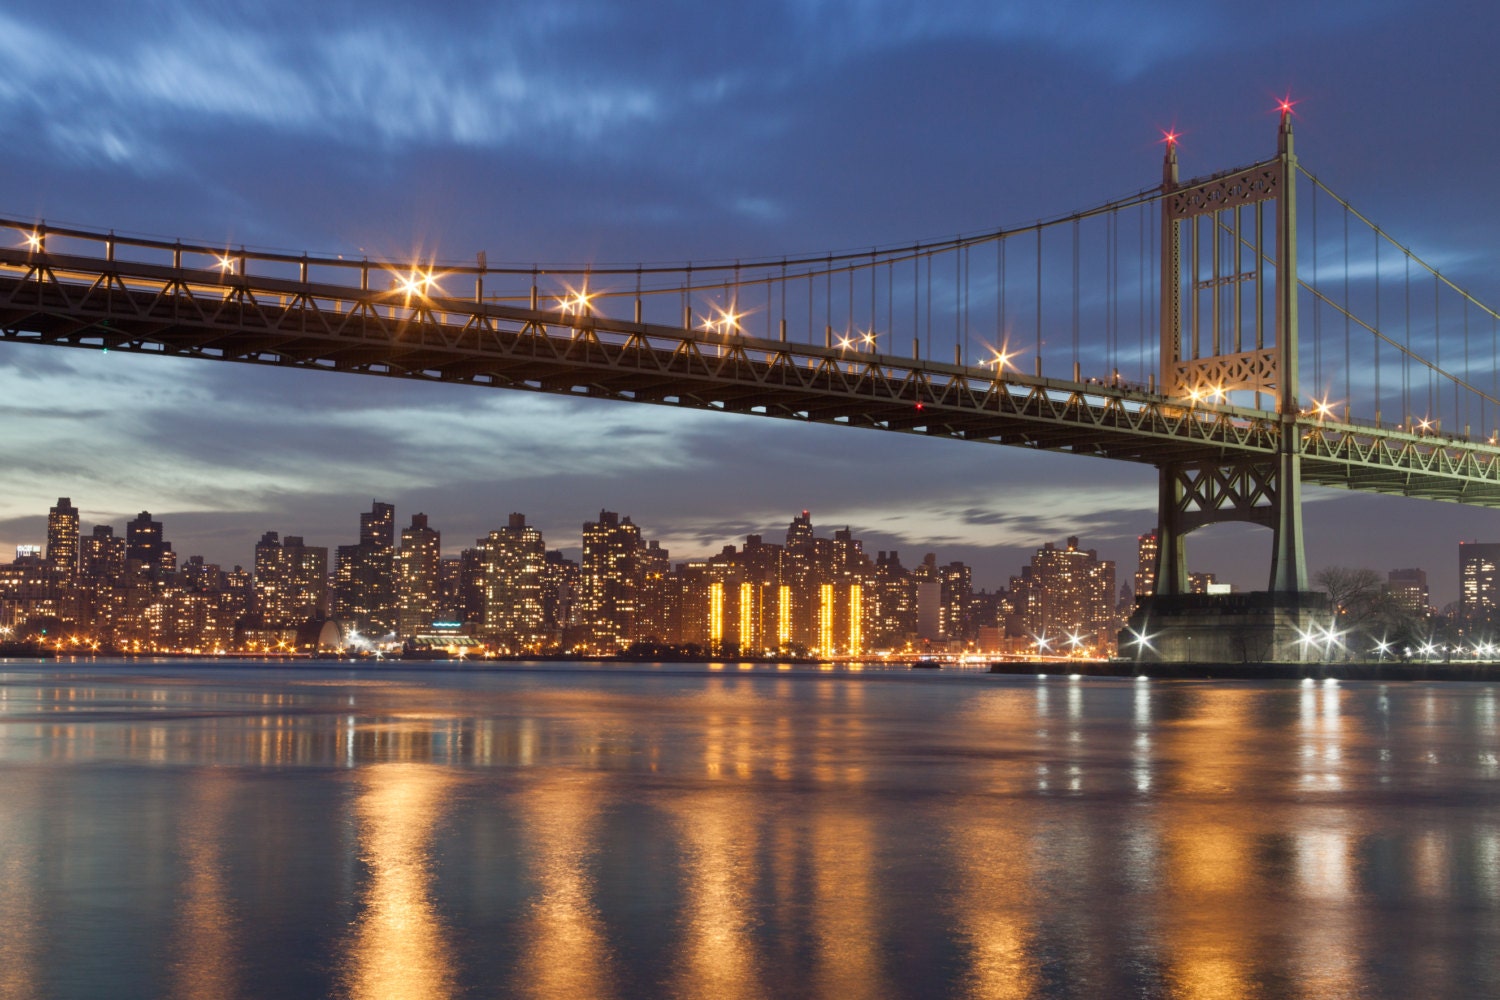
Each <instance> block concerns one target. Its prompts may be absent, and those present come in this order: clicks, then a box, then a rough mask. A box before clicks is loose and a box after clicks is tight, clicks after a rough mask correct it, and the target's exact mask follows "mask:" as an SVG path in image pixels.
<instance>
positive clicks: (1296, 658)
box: [1119, 591, 1333, 663]
mask: <svg viewBox="0 0 1500 1000" xmlns="http://www.w3.org/2000/svg"><path fill="white" fill-rule="evenodd" d="M1332 616H1333V611H1332V606H1331V605H1330V604H1329V601H1328V595H1327V594H1323V593H1318V592H1315V591H1303V592H1301V593H1295V594H1272V593H1267V592H1265V591H1253V592H1250V593H1245V594H1174V595H1171V596H1162V597H1146V598H1142V600H1141V602H1140V604H1139V605H1138V606H1137V608H1136V611H1135V613H1134V614H1132V615H1131V616H1130V621H1129V622H1128V623H1127V624H1126V627H1125V630H1124V631H1123V632H1121V633H1120V642H1119V655H1120V657H1121V658H1122V659H1126V660H1139V661H1140V662H1142V663H1299V662H1305V661H1308V660H1311V659H1314V658H1315V657H1316V655H1317V654H1318V653H1319V652H1320V651H1321V647H1320V646H1317V645H1315V644H1312V643H1307V642H1303V641H1301V640H1302V638H1303V637H1304V636H1305V635H1307V634H1308V633H1309V632H1311V631H1312V630H1313V629H1315V628H1317V627H1320V626H1321V627H1327V626H1329V625H1330V624H1331V622H1332Z"/></svg>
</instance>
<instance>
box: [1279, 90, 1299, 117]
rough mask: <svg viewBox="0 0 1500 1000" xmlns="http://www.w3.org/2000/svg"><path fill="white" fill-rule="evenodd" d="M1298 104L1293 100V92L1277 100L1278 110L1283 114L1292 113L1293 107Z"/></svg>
mask: <svg viewBox="0 0 1500 1000" xmlns="http://www.w3.org/2000/svg"><path fill="white" fill-rule="evenodd" d="M1296 106H1297V102H1296V101H1294V100H1292V95H1291V94H1287V95H1286V96H1285V97H1283V98H1282V99H1281V100H1279V101H1277V102H1276V110H1277V111H1280V112H1281V114H1282V115H1283V116H1286V115H1290V114H1291V113H1292V108H1294V107H1296Z"/></svg>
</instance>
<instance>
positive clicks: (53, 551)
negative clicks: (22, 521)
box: [47, 497, 78, 587]
mask: <svg viewBox="0 0 1500 1000" xmlns="http://www.w3.org/2000/svg"><path fill="white" fill-rule="evenodd" d="M47 565H48V566H49V567H50V568H51V570H52V572H53V573H54V574H55V575H56V576H57V578H58V580H60V581H61V582H62V583H63V584H64V585H65V586H68V587H71V586H72V585H73V583H74V582H75V581H76V580H77V579H78V508H77V507H74V506H73V504H72V502H71V501H70V500H69V499H68V498H67V497H58V498H57V506H56V507H53V508H52V509H51V510H49V511H48V512H47Z"/></svg>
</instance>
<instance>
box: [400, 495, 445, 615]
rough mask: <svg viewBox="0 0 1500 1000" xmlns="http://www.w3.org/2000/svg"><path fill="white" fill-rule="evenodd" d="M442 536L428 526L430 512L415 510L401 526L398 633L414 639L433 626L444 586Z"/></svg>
mask: <svg viewBox="0 0 1500 1000" xmlns="http://www.w3.org/2000/svg"><path fill="white" fill-rule="evenodd" d="M442 559H443V547H442V536H441V535H440V534H439V533H438V532H437V531H436V530H434V529H433V528H429V527H428V526H427V515H426V514H413V515H412V516H411V526H410V527H407V528H402V529H401V554H400V556H399V562H400V567H401V571H400V574H399V577H398V582H399V594H398V598H397V601H398V605H399V616H398V617H399V621H398V623H397V628H396V633H397V635H399V636H400V637H401V638H402V639H410V638H411V637H412V636H415V635H417V634H419V633H421V632H425V631H428V630H429V629H430V628H431V627H432V622H433V619H434V618H435V617H436V616H437V611H438V604H439V601H440V597H441V589H442V573H441V570H442Z"/></svg>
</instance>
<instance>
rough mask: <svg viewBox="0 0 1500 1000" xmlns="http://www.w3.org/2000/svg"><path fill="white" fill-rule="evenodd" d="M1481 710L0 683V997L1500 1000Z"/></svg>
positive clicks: (751, 673)
mask: <svg viewBox="0 0 1500 1000" xmlns="http://www.w3.org/2000/svg"><path fill="white" fill-rule="evenodd" d="M1497 687H1500V685H1489V684H1465V683H1448V684H1440V683H1424V682H1406V683H1390V684H1382V683H1373V682H1370V683H1355V682H1344V683H1323V682H1319V683H1312V682H1296V681H1277V682H1259V683H1257V682H1235V681H1230V682H1213V681H1201V682H1187V681H1156V680H1152V681H1145V680H1140V681H1137V680H1131V679H1122V680H1113V679H1089V680H1070V679H1068V678H1066V677H1060V676H1053V677H1050V678H1047V679H1041V680H1038V679H1035V678H1022V677H1003V676H991V675H985V674H956V673H954V672H952V671H943V672H941V673H937V672H922V673H920V674H917V673H910V672H896V671H888V672H837V673H831V672H819V671H816V670H784V669H780V670H779V669H777V668H775V667H754V668H749V667H744V668H742V667H739V666H738V665H733V664H729V665H725V666H723V667H722V668H716V669H709V668H705V667H699V666H695V667H662V668H654V667H642V668H620V667H605V668H600V667H588V666H584V665H579V664H573V665H569V664H561V665H551V666H547V667H535V668H520V667H511V668H501V669H491V670H442V669H421V670H414V669H391V668H386V669H380V668H374V669H360V670H353V669H342V668H340V667H337V666H333V667H321V666H320V667H308V666H299V667H288V668H264V667H255V666H252V665H234V664H215V665H214V666H211V667H206V666H202V665H197V664H183V663H139V662H138V663H132V664H108V663H72V664H69V663H59V664H46V665H41V664H26V663H17V662H8V663H0V998H11V997H27V998H29V997H103V996H109V997H213V998H227V997H237V996H245V997H250V996H290V997H298V996H306V997H315V996H348V997H402V998H422V997H444V996H516V997H528V996H529V997H556V998H564V997H566V998H570V1000H573V998H584V997H605V998H607V997H658V996H661V997H714V998H720V997H727V998H735V997H829V998H835V997H837V998H852V997H898V996H924V997H925V996H975V997H1089V998H1094V997H1154V996H1168V997H1256V996H1260V997H1278V998H1279V997H1308V998H1314V997H1316V998H1320V1000H1321V998H1329V997H1403V998H1404V997H1418V996H1420V997H1484V996H1497V995H1500V796H1497V789H1500V757H1497V755H1500V729H1497V726H1500V718H1497V711H1500V705H1497Z"/></svg>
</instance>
